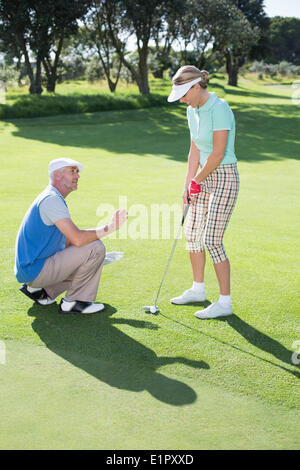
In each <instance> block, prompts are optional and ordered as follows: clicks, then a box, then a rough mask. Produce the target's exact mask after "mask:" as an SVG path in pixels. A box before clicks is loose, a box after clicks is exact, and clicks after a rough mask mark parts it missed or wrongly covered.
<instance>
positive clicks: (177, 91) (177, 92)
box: [168, 77, 201, 103]
mask: <svg viewBox="0 0 300 470" xmlns="http://www.w3.org/2000/svg"><path fill="white" fill-rule="evenodd" d="M198 82H201V77H198V78H196V79H195V80H192V81H191V82H188V83H184V84H183V85H173V88H172V91H171V93H170V96H169V98H168V101H169V102H170V103H171V102H173V101H177V100H180V98H182V97H183V96H184V95H185V94H186V93H187V92H188V91H189V89H190V88H191V87H192V86H193V85H195V84H196V83H198Z"/></svg>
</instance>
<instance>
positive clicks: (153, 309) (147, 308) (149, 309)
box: [143, 305, 159, 314]
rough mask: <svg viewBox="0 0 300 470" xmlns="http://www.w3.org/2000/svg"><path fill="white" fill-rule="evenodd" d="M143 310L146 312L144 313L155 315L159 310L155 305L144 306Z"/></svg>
mask: <svg viewBox="0 0 300 470" xmlns="http://www.w3.org/2000/svg"><path fill="white" fill-rule="evenodd" d="M143 309H144V310H145V311H146V313H152V314H155V313H157V312H158V311H159V308H158V307H157V305H144V306H143Z"/></svg>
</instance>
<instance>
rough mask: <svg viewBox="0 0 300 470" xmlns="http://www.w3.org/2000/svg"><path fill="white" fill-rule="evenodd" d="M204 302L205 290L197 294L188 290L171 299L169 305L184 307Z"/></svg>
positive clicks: (192, 290)
mask: <svg viewBox="0 0 300 470" xmlns="http://www.w3.org/2000/svg"><path fill="white" fill-rule="evenodd" d="M205 300H206V294H205V290H201V291H200V292H197V291H196V290H194V289H188V290H186V291H185V292H184V293H183V294H182V295H180V296H179V297H173V299H171V303H172V304H176V305H185V304H189V303H191V302H204V301H205Z"/></svg>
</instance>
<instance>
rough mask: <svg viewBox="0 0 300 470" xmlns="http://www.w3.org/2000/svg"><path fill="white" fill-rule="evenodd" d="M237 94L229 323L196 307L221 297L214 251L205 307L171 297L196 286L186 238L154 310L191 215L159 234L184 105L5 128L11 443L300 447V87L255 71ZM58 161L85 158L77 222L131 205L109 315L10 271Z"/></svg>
mask: <svg viewBox="0 0 300 470" xmlns="http://www.w3.org/2000/svg"><path fill="white" fill-rule="evenodd" d="M226 91H227V95H226V99H227V101H228V102H229V103H230V104H231V106H232V108H233V110H234V112H235V116H236V122H237V144H236V151H237V157H238V161H239V163H238V168H239V172H240V178H241V189H240V195H239V198H238V202H237V206H236V209H235V211H234V213H233V216H232V219H231V221H230V224H229V227H228V230H227V232H226V235H225V241H224V242H225V247H226V251H227V252H228V254H229V258H230V262H231V269H232V297H233V305H234V315H233V316H232V317H228V318H227V319H225V320H224V319H220V320H207V321H200V320H198V319H197V318H195V317H194V312H195V311H196V310H197V309H202V308H203V307H204V306H205V305H208V304H209V302H213V301H214V300H216V299H217V298H218V289H217V282H216V279H215V275H214V272H213V267H212V264H211V261H210V260H209V257H207V272H206V279H205V283H206V292H207V298H208V301H207V302H206V303H205V304H199V305H189V306H175V305H171V304H170V302H169V299H170V298H171V297H173V296H175V295H179V294H180V293H181V292H182V291H183V290H185V289H188V288H189V287H190V286H191V283H192V275H191V269H190V265H189V261H188V253H187V251H186V250H185V242H184V239H183V238H181V239H180V240H179V242H178V244H177V247H176V251H175V254H174V257H173V260H172V263H171V265H170V268H169V271H168V274H167V277H166V280H165V284H164V286H163V289H162V292H161V295H160V298H159V301H158V305H159V308H160V314H159V315H147V314H145V312H144V311H143V310H142V306H143V305H151V304H153V301H154V298H155V294H156V292H157V289H158V286H159V282H160V279H161V276H162V274H163V271H164V268H165V266H166V263H167V260H168V257H169V254H170V251H171V247H172V243H173V239H174V233H176V232H177V228H178V225H179V222H180V213H179V214H178V215H177V217H175V220H173V219H172V224H171V229H172V230H171V236H170V238H166V239H164V238H162V237H161V238H160V239H152V238H151V236H150V234H151V221H152V222H153V219H152V216H151V208H153V204H161V203H165V204H169V205H172V204H177V205H178V207H180V204H181V192H182V188H183V182H184V176H185V172H186V157H187V152H188V147H189V134H188V129H187V123H186V118H185V108H184V107H181V106H178V105H169V106H167V107H162V108H153V109H145V110H137V111H114V112H104V113H94V114H82V115H72V116H71V115H70V116H68V115H67V116H52V117H47V118H34V119H28V120H26V119H18V120H13V121H2V122H1V123H0V133H1V142H2V149H3V150H2V155H1V159H2V161H1V169H2V191H1V192H2V197H1V201H0V207H1V214H2V217H1V237H2V242H1V248H0V250H1V252H0V255H1V256H0V263H1V264H0V266H1V286H2V289H1V294H0V299H1V303H0V340H2V343H1V345H2V347H5V349H6V358H5V361H4V360H3V353H2V356H1V358H2V363H0V403H1V405H0V416H1V420H0V449H30V448H32V449H43V448H45V449H59V448H61V449H93V448H94V449H172V448H173V449H297V448H299V435H300V433H299V431H300V419H299V418H300V413H299V411H300V410H299V398H300V393H299V377H300V370H299V366H297V364H295V363H293V361H292V355H293V354H294V356H293V357H294V358H295V357H296V356H297V354H295V353H297V351H299V349H297V348H298V343H297V341H299V340H300V325H299V313H300V309H299V268H298V260H299V254H300V253H299V251H300V249H299V237H300V233H299V232H300V230H299V183H298V181H299V161H298V160H299V144H300V137H299V127H300V118H299V106H296V105H293V104H292V101H291V91H292V90H289V89H280V88H276V89H273V88H271V87H267V86H264V85H263V84H261V83H259V82H256V81H252V80H249V79H241V80H240V86H239V88H237V89H234V88H232V87H227V88H226ZM59 157H71V158H74V159H78V160H80V161H81V162H82V163H83V165H84V170H83V172H82V174H81V178H80V181H79V190H78V191H77V192H76V193H72V194H71V195H70V196H69V197H68V199H67V203H68V206H69V209H70V212H71V214H72V218H73V219H74V221H75V223H76V224H77V225H78V226H79V227H81V228H88V227H94V226H96V225H97V224H99V223H101V224H102V223H103V224H104V223H107V222H108V221H109V218H110V213H111V212H112V210H113V208H115V209H117V208H118V207H119V204H121V203H122V204H126V205H127V209H128V211H129V219H128V223H127V225H126V226H124V227H123V228H122V229H121V231H120V232H119V235H118V237H117V239H114V238H113V237H110V238H107V239H106V240H104V242H105V245H106V248H107V251H123V252H124V258H123V259H122V261H120V262H118V263H115V264H113V265H108V266H105V267H104V269H103V275H102V279H101V285H100V289H99V292H98V298H97V300H98V301H101V302H103V303H105V304H106V310H105V311H104V312H103V313H101V314H99V315H95V316H92V317H85V318H84V317H80V316H71V317H68V316H67V317H66V316H61V315H59V314H58V307H57V306H56V305H53V306H50V307H47V308H44V309H43V308H42V307H38V306H36V305H33V304H32V303H31V301H30V300H29V299H27V298H25V297H24V296H22V294H21V293H19V291H18V287H19V286H18V284H17V282H16V281H15V278H14V274H13V261H14V242H15V237H16V232H17V229H18V227H19V224H20V222H21V220H22V217H23V215H24V213H25V211H26V210H27V208H28V206H29V205H30V204H31V202H32V200H33V199H34V198H35V196H36V195H37V194H38V193H39V192H41V191H42V190H43V188H44V187H45V186H46V185H47V183H48V181H47V166H48V162H49V161H50V160H51V159H53V158H59ZM104 204H106V206H104ZM141 211H146V214H147V215H148V221H147V224H146V225H145V224H144V225H143V223H142V222H141V220H142V219H140V225H139V223H138V222H139V220H138V216H139V214H141ZM143 220H144V221H145V218H144V219H143ZM134 229H137V230H138V231H139V230H140V232H141V234H142V238H139V237H137V238H134V236H133V235H134V233H136V230H134ZM59 300H60V299H58V301H59ZM297 357H298V356H297Z"/></svg>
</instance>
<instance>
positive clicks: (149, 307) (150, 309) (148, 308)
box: [143, 199, 190, 313]
mask: <svg viewBox="0 0 300 470" xmlns="http://www.w3.org/2000/svg"><path fill="white" fill-rule="evenodd" d="M189 207H190V199H188V204H186V206H185V208H184V212H183V216H182V220H181V223H180V226H179V229H178V232H177V236H176V238H175V241H174V244H173V247H172V251H171V254H170V256H169V260H168V264H167V266H166V269H165V272H164V274H163V277H162V280H161V283H160V286H159V288H158V291H157V295H156V298H155V301H154V305H144V306H143V309H144V310H145V311H146V312H147V313H157V312H158V311H159V308H158V306H157V299H158V297H159V294H160V291H161V287H162V285H163V282H164V279H165V277H166V274H167V271H168V268H169V265H170V262H171V259H172V256H173V253H174V250H175V247H176V243H177V240H178V238H179V235H180V232H181V229H182V227H183V224H184V221H185V218H186V215H187V213H188V210H189Z"/></svg>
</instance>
